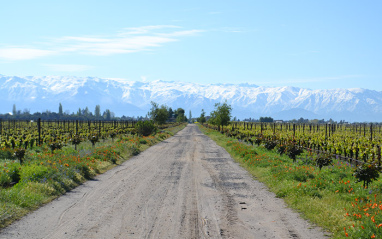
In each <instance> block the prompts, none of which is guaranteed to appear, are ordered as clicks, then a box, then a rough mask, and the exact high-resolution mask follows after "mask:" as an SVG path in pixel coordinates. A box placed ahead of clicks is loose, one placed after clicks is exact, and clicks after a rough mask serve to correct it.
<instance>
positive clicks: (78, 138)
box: [69, 134, 82, 145]
mask: <svg viewBox="0 0 382 239" xmlns="http://www.w3.org/2000/svg"><path fill="white" fill-rule="evenodd" d="M69 141H70V142H71V143H72V144H73V145H78V144H80V143H81V142H82V138H81V136H80V135H78V134H76V135H74V136H73V137H72V138H71V139H70V140H69Z"/></svg>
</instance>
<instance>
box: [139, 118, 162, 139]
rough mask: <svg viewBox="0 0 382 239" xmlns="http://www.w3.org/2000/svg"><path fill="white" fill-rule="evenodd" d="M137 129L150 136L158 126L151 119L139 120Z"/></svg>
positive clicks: (140, 133) (141, 133) (140, 132)
mask: <svg viewBox="0 0 382 239" xmlns="http://www.w3.org/2000/svg"><path fill="white" fill-rule="evenodd" d="M135 129H136V130H137V133H138V134H139V135H142V136H149V135H150V134H154V133H155V132H156V131H157V127H156V126H155V125H154V123H153V122H152V121H149V120H147V121H139V122H137V123H136V124H135Z"/></svg>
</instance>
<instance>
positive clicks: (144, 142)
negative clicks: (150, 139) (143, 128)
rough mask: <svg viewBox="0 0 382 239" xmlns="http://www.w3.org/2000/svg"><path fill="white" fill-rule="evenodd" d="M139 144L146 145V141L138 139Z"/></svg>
mask: <svg viewBox="0 0 382 239" xmlns="http://www.w3.org/2000/svg"><path fill="white" fill-rule="evenodd" d="M139 143H140V144H147V140H146V139H140V140H139Z"/></svg>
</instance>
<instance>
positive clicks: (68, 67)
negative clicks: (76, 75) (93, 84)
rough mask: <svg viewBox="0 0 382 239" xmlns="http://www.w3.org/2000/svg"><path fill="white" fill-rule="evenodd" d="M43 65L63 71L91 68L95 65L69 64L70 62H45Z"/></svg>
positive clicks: (53, 69)
mask: <svg viewBox="0 0 382 239" xmlns="http://www.w3.org/2000/svg"><path fill="white" fill-rule="evenodd" d="M43 66H45V67H47V68H49V70H52V71H62V72H77V71H86V70H90V69H92V68H93V67H92V66H87V65H68V64H43Z"/></svg>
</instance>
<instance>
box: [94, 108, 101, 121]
mask: <svg viewBox="0 0 382 239" xmlns="http://www.w3.org/2000/svg"><path fill="white" fill-rule="evenodd" d="M94 115H95V117H96V118H97V119H99V118H101V106H100V105H96V107H95V110H94Z"/></svg>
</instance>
